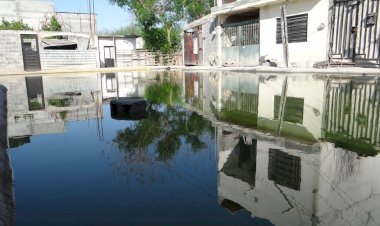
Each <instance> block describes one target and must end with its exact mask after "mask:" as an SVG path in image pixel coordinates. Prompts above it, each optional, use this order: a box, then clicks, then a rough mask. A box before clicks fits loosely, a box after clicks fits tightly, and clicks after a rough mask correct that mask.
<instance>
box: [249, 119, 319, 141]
mask: <svg viewBox="0 0 380 226" xmlns="http://www.w3.org/2000/svg"><path fill="white" fill-rule="evenodd" d="M278 123H279V122H278V121H277V120H269V119H264V118H259V119H258V124H257V127H258V129H259V130H261V131H263V132H267V133H270V134H272V135H275V136H278V134H277V128H278ZM281 136H282V137H287V138H291V139H295V140H299V141H302V142H307V143H315V142H316V141H317V138H315V137H314V136H313V135H312V134H311V133H310V132H309V131H308V130H307V129H306V128H305V127H303V126H300V125H298V124H293V123H288V122H283V125H282V130H281Z"/></svg>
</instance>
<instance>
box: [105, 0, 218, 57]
mask: <svg viewBox="0 0 380 226" xmlns="http://www.w3.org/2000/svg"><path fill="white" fill-rule="evenodd" d="M110 2H111V3H112V4H116V5H118V6H119V7H126V8H127V9H128V10H130V11H131V12H132V13H133V14H134V15H135V17H136V19H137V24H138V26H139V27H140V28H141V35H142V37H143V38H144V40H145V46H146V48H147V49H150V50H154V51H161V52H163V53H167V52H171V51H177V50H178V48H179V47H180V43H181V42H180V40H181V38H180V34H181V25H182V24H183V23H184V22H185V21H189V20H191V19H197V18H199V17H201V16H203V15H206V14H207V13H208V12H209V10H210V8H211V2H212V1H211V0H207V1H191V0H145V1H142V0H110Z"/></svg>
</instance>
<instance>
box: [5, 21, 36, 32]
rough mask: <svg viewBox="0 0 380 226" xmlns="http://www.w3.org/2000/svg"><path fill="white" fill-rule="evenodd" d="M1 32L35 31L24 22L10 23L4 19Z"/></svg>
mask: <svg viewBox="0 0 380 226" xmlns="http://www.w3.org/2000/svg"><path fill="white" fill-rule="evenodd" d="M0 30H14V31H20V30H27V31H31V30H33V29H32V28H31V27H29V25H28V24H26V23H24V22H23V21H22V20H12V21H8V20H6V19H4V18H2V20H1V23H0Z"/></svg>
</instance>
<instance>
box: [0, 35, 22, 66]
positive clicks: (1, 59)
mask: <svg viewBox="0 0 380 226" xmlns="http://www.w3.org/2000/svg"><path fill="white" fill-rule="evenodd" d="M0 47H1V48H0V68H1V70H23V69H24V63H23V59H22V49H21V38H20V34H19V33H18V32H15V31H1V32H0Z"/></svg>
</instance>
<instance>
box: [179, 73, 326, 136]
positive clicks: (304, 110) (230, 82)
mask: <svg viewBox="0 0 380 226" xmlns="http://www.w3.org/2000/svg"><path fill="white" fill-rule="evenodd" d="M198 74H199V75H202V76H200V77H197V81H198V80H199V81H201V82H200V84H202V87H201V89H200V90H199V91H198V92H199V93H201V96H202V100H203V101H202V106H201V107H198V109H200V110H204V111H205V112H209V113H213V114H214V115H215V116H216V117H217V118H218V119H219V120H222V121H226V122H230V123H234V124H238V125H242V126H248V127H251V128H259V129H262V130H265V131H268V132H272V133H276V134H278V133H279V132H280V133H281V134H282V135H289V136H293V137H299V138H301V139H306V140H310V141H315V140H316V139H319V138H321V137H323V134H322V128H323V112H324V107H325V106H324V103H325V95H326V94H325V88H326V84H327V81H325V80H323V79H318V78H316V77H314V76H312V75H297V76H290V77H287V76H275V75H261V76H252V74H251V73H243V72H229V73H225V72H217V73H203V74H202V73H198ZM185 76H186V74H185ZM191 77H192V76H190V77H188V78H185V84H186V89H187V91H186V92H187V93H191V92H196V91H195V90H194V89H195V86H194V81H190V80H191ZM205 87H207V88H205ZM198 88H199V87H198ZM193 107H196V106H193ZM281 112H282V113H281Z"/></svg>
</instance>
